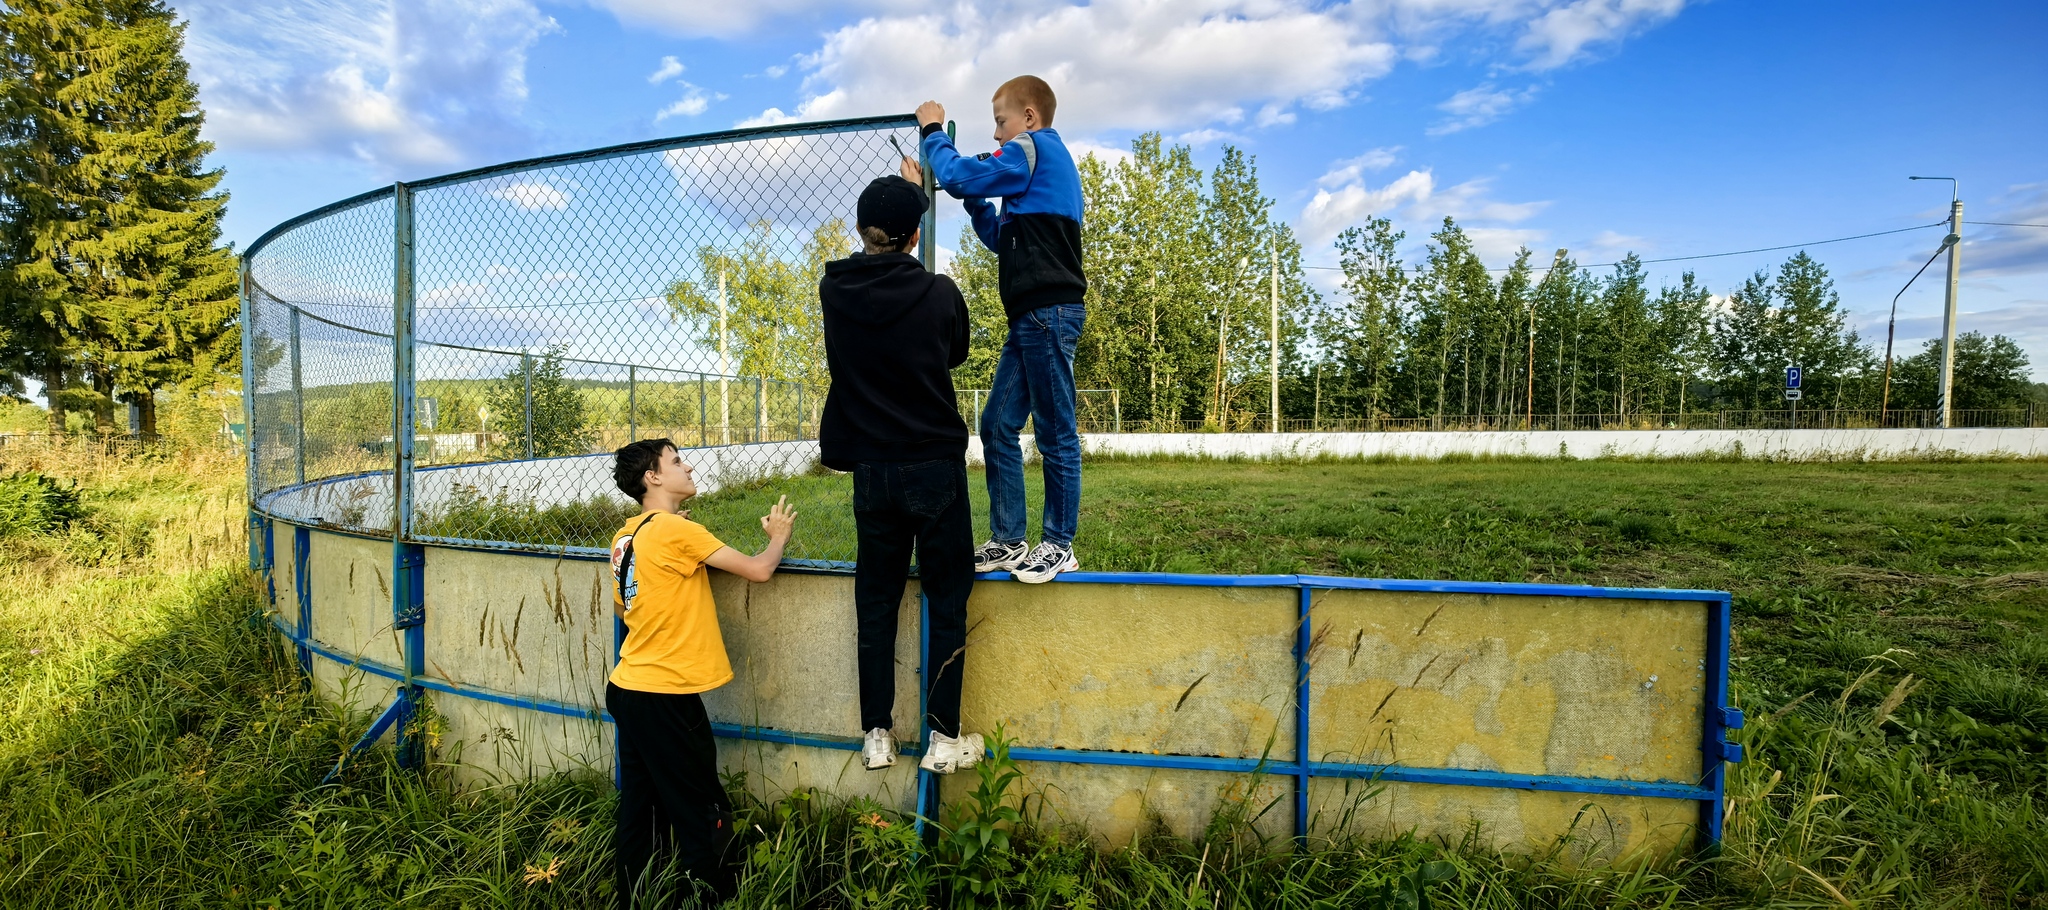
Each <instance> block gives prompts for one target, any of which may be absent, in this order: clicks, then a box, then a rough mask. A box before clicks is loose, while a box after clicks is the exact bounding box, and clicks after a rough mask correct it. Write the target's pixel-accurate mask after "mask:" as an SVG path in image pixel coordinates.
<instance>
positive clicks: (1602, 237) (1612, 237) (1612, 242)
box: [1586, 230, 1649, 257]
mask: <svg viewBox="0 0 2048 910" xmlns="http://www.w3.org/2000/svg"><path fill="white" fill-rule="evenodd" d="M1586 246H1587V247H1589V248H1591V249H1592V250H1593V251H1594V252H1596V253H1599V254H1601V255H1603V256H1616V257H1619V256H1625V255H1627V254H1629V253H1631V252H1641V251H1642V250H1643V249H1644V248H1645V247H1647V246H1649V241H1647V240H1644V239H1643V238H1641V237H1636V236H1633V235H1630V234H1623V233H1620V232H1619V231H1611V230H1610V231H1601V232H1600V234H1599V236H1596V237H1594V238H1593V239H1592V241H1591V242H1589V243H1587V244H1586Z"/></svg>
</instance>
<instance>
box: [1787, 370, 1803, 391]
mask: <svg viewBox="0 0 2048 910" xmlns="http://www.w3.org/2000/svg"><path fill="white" fill-rule="evenodd" d="M1804 372H1805V371H1804V370H1801V369H1800V368H1799V367H1786V368H1785V388H1788V389H1796V388H1799V380H1800V379H1801V378H1802V376H1801V374H1802V373H1804Z"/></svg>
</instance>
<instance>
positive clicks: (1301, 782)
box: [1294, 585, 1314, 842]
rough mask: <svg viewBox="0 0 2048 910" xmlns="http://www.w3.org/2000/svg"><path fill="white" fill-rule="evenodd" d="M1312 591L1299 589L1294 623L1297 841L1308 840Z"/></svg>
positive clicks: (1295, 811)
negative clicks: (1309, 657) (1309, 679)
mask: <svg viewBox="0 0 2048 910" xmlns="http://www.w3.org/2000/svg"><path fill="white" fill-rule="evenodd" d="M1313 592H1314V589H1312V588H1310V587H1309V586H1308V585H1302V586H1301V588H1300V589H1299V591H1298V592H1297V593H1298V594H1300V597H1299V599H1298V601H1297V609H1296V613H1297V615H1298V619H1297V620H1296V621H1295V624H1294V839H1295V840H1296V841H1298V842H1306V841H1307V840H1308V778H1309V770H1310V762H1311V758H1310V755H1311V753H1310V752H1309V749H1308V673H1309V663H1308V649H1309V644H1310V642H1312V641H1313V640H1314V636H1313V635H1312V634H1311V633H1312V632H1313V631H1314V630H1312V629H1311V628H1309V625H1310V621H1309V614H1310V611H1311V610H1312V609H1313V608H1314V606H1313V604H1314V601H1313Z"/></svg>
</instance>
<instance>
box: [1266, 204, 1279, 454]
mask: <svg viewBox="0 0 2048 910" xmlns="http://www.w3.org/2000/svg"><path fill="white" fill-rule="evenodd" d="M1272 331H1273V333H1272V335H1270V336H1268V338H1267V339H1266V340H1267V341H1268V342H1269V344H1268V347H1270V348H1271V349H1272V352H1273V358H1272V359H1273V369H1272V379H1273V412H1272V413H1273V425H1272V426H1271V427H1270V428H1269V429H1271V431H1272V432H1275V433H1278V432H1280V241H1278V240H1275V241H1273V330H1272Z"/></svg>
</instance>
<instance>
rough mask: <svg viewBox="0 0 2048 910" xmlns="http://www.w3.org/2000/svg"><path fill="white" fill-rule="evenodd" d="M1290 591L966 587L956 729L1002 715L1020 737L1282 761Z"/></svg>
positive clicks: (1289, 754) (1054, 743) (1287, 728)
mask: <svg viewBox="0 0 2048 910" xmlns="http://www.w3.org/2000/svg"><path fill="white" fill-rule="evenodd" d="M1299 596H1300V595H1299V590H1298V589H1296V588H1293V587H1286V588H1277V587H1275V588H1256V587H1233V588H1210V587H1190V586H1180V585H1142V584H1129V585H1123V584H1051V585H1026V584H1021V583H1018V582H1003V581H995V582H990V581H982V582H977V583H976V584H975V586H974V595H973V597H972V598H970V599H969V600H968V603H967V627H968V636H967V653H966V655H965V657H966V661H967V670H966V674H965V676H964V685H963V690H962V695H961V708H960V722H961V725H962V726H963V727H965V728H966V729H968V730H978V731H984V732H987V731H993V730H994V729H995V727H996V725H997V724H1002V725H1003V728H1004V731H1005V732H1006V733H1007V734H1008V735H1009V736H1010V737H1011V738H1012V739H1014V740H1015V742H1016V744H1017V745H1019V746H1035V747H1042V748H1049V749H1094V750H1102V751H1112V752H1137V753H1145V754H1178V755H1212V756H1222V757H1228V758H1258V757H1259V756H1260V755H1262V754H1270V755H1272V756H1274V757H1278V758H1287V759H1292V758H1293V757H1294V725H1293V722H1292V718H1293V706H1294V657H1293V649H1294V629H1295V625H1296V623H1297V621H1298V616H1297V609H1298V608H1297V603H1298V599H1299ZM932 659H933V660H934V661H938V660H940V659H941V658H940V657H939V656H938V655H933V658H932ZM1269 742H1270V746H1269V745H1268V744H1269Z"/></svg>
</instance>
